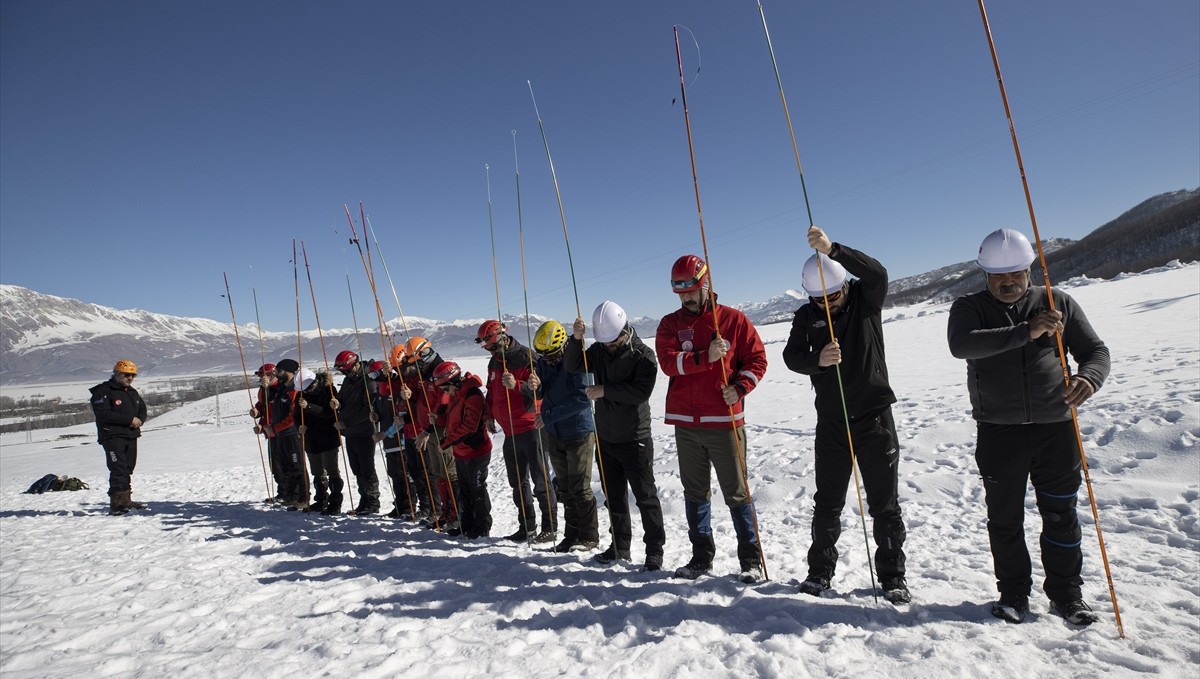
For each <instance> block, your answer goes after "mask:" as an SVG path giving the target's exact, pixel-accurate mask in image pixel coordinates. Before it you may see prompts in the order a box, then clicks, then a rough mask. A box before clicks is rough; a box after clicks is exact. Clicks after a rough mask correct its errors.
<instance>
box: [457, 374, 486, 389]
mask: <svg viewBox="0 0 1200 679" xmlns="http://www.w3.org/2000/svg"><path fill="white" fill-rule="evenodd" d="M471 388H475V389H481V388H483V380H481V379H479V376H478V375H476V374H474V373H466V374H464V375H463V378H462V384H461V385H459V389H471Z"/></svg>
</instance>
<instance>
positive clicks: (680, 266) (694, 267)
mask: <svg viewBox="0 0 1200 679" xmlns="http://www.w3.org/2000/svg"><path fill="white" fill-rule="evenodd" d="M707 280H708V265H707V264H705V263H704V260H703V259H700V258H699V257H697V256H696V255H684V256H682V257H680V258H679V259H677V260H675V266H672V267H671V289H672V290H674V291H675V292H676V293H680V292H691V291H693V290H699V289H700V288H703V287H704V283H705V282H706V281H707Z"/></svg>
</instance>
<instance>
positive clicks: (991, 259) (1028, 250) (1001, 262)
mask: <svg viewBox="0 0 1200 679" xmlns="http://www.w3.org/2000/svg"><path fill="white" fill-rule="evenodd" d="M1035 259H1037V255H1036V254H1034V252H1033V247H1032V246H1030V245H1029V239H1028V238H1026V237H1025V234H1023V233H1021V232H1020V231H1016V230H1014V229H997V230H995V231H993V232H991V233H989V234H988V235H987V238H984V239H983V243H982V244H981V245H980V246H979V259H977V260H976V261H977V262H979V267H980V268H981V269H983V270H984V271H986V272H988V273H1011V272H1013V271H1024V270H1025V269H1028V268H1029V265H1030V264H1032V263H1033V260H1035Z"/></svg>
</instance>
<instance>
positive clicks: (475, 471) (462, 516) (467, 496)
mask: <svg viewBox="0 0 1200 679" xmlns="http://www.w3.org/2000/svg"><path fill="white" fill-rule="evenodd" d="M491 462H492V455H491V453H488V454H487V455H484V456H482V457H473V458H471V459H469V460H463V459H460V458H455V459H454V466H455V467H456V468H457V471H458V487H459V498H458V518H459V522H460V526H461V527H462V532H463V535H465V536H467V537H469V538H476V537H484V536H487V535H488V534H489V533H491V530H492V498H491V497H490V496H489V495H488V488H487V480H488V465H489V464H491Z"/></svg>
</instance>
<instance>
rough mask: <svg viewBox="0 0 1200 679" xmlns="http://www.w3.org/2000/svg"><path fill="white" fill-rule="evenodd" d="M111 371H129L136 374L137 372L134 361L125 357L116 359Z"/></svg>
mask: <svg viewBox="0 0 1200 679" xmlns="http://www.w3.org/2000/svg"><path fill="white" fill-rule="evenodd" d="M113 372H115V373H130V374H132V375H136V374H137V364H136V363H134V362H133V361H127V360H125V359H121V360H119V361H117V364H116V365H114V366H113Z"/></svg>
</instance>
